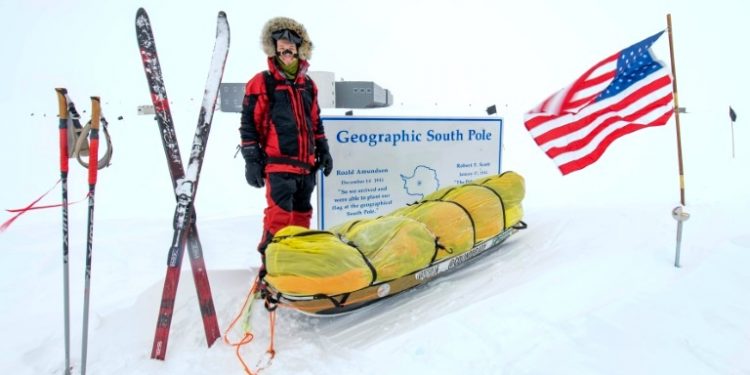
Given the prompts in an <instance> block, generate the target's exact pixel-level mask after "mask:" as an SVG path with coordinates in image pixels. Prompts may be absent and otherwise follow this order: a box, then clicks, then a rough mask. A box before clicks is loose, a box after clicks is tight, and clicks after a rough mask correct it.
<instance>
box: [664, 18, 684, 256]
mask: <svg viewBox="0 0 750 375" xmlns="http://www.w3.org/2000/svg"><path fill="white" fill-rule="evenodd" d="M667 31H668V32H669V57H670V59H669V60H670V62H671V64H672V94H673V95H672V96H673V98H674V118H675V124H676V129H677V162H678V168H679V172H680V204H681V205H680V206H677V207H675V208H674V210H672V217H673V218H674V219H675V220H676V221H677V244H676V246H675V257H674V266H675V267H677V268H679V267H680V248H681V247H682V223H683V222H685V221H686V220H687V219H688V218H690V214H688V213H687V212H685V209H684V208H685V171H684V169H683V168H682V138H681V135H680V111H679V108H680V104H679V101H678V100H677V69H676V68H675V63H674V42H673V41H672V15H671V14H667Z"/></svg>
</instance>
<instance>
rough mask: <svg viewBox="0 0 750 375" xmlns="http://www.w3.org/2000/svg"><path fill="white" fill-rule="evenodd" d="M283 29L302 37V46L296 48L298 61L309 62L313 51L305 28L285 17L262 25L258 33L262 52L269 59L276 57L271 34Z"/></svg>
mask: <svg viewBox="0 0 750 375" xmlns="http://www.w3.org/2000/svg"><path fill="white" fill-rule="evenodd" d="M284 29H289V30H292V31H294V32H295V33H297V35H299V36H300V37H302V44H301V45H300V46H299V48H297V54H298V55H299V58H300V60H309V59H310V57H312V50H313V43H312V41H311V40H310V35H308V34H307V30H306V29H305V26H303V25H302V24H301V23H299V22H297V21H295V20H293V19H291V18H287V17H276V18H271V19H270V20H268V22H266V24H265V25H263V31H262V32H261V33H260V44H261V46H262V47H263V52H265V53H266V55H267V56H269V57H272V56H276V42H275V41H274V40H273V38H271V34H272V33H273V32H274V31H278V30H284Z"/></svg>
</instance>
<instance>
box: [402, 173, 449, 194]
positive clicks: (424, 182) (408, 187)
mask: <svg viewBox="0 0 750 375" xmlns="http://www.w3.org/2000/svg"><path fill="white" fill-rule="evenodd" d="M401 180H403V181H404V191H406V194H409V195H412V196H414V197H416V198H418V199H422V198H424V197H425V195H427V194H430V193H432V192H434V191H436V190H437V189H438V188H439V187H440V180H439V179H438V176H437V171H436V170H434V169H432V168H430V167H426V166H424V165H420V166H418V167H416V168H414V171H413V172H412V174H411V176H404V175H401Z"/></svg>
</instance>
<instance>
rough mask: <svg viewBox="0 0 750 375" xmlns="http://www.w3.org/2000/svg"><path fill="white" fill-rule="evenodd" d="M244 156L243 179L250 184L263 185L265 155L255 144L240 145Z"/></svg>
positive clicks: (258, 186) (259, 186)
mask: <svg viewBox="0 0 750 375" xmlns="http://www.w3.org/2000/svg"><path fill="white" fill-rule="evenodd" d="M242 156H243V157H244V158H245V179H246V180H247V183H248V184H250V186H254V187H257V188H262V187H263V185H265V181H264V177H265V176H266V174H265V168H266V155H265V154H264V153H263V151H262V150H261V149H260V146H258V145H257V144H254V145H250V146H243V147H242Z"/></svg>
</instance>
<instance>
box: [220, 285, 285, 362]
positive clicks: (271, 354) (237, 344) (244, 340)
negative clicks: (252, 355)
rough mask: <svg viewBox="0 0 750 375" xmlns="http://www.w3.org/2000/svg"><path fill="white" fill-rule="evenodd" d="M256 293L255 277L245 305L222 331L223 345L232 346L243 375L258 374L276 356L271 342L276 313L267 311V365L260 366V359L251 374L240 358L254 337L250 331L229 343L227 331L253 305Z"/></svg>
mask: <svg viewBox="0 0 750 375" xmlns="http://www.w3.org/2000/svg"><path fill="white" fill-rule="evenodd" d="M257 291H258V277H257V276H256V277H255V279H254V280H253V287H252V288H250V292H249V293H248V294H247V297H246V298H245V303H243V304H242V308H241V309H240V312H239V313H238V314H237V316H236V317H235V318H234V319H233V320H232V323H230V324H229V326H228V327H227V329H226V331H224V343H226V344H227V345H231V346H234V348H235V351H234V352H235V355H237V359H238V360H239V361H240V363H241V364H242V368H243V369H244V370H245V373H246V374H248V375H257V374H259V373H260V371H261V370H263V369H265V368H266V367H268V366H270V365H271V360H273V358H274V357H275V356H276V350H274V347H273V341H274V334H275V325H276V311H269V313H268V321H269V324H270V330H269V332H270V335H271V338H270V345H269V346H268V349H267V350H266V354H267V355H268V356H269V357H268V360H267V363H266V364H265V365H264V366H261V360H262V358H261V359H259V360H258V363H257V364H256V367H257V368H258V369H257V370H255V372H253V371H252V370H251V369H250V367H248V365H247V363H246V362H245V360H244V359H243V358H242V354H241V353H240V349H241V348H242V347H243V346H244V345H247V344H249V343H250V342H252V341H253V339H254V338H255V336H253V333H252V332H250V331H247V332H245V333H244V334H243V336H242V338H241V339H240V340H239V341H237V342H230V341H229V331H231V330H232V328H234V326H235V324H237V321H239V320H240V317H242V314H243V312H244V311H245V310H246V309H247V308H248V306H249V305H250V304H252V303H253V300H254V296H255V294H256V292H257Z"/></svg>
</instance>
